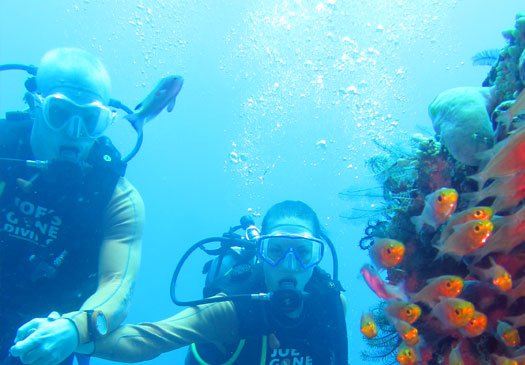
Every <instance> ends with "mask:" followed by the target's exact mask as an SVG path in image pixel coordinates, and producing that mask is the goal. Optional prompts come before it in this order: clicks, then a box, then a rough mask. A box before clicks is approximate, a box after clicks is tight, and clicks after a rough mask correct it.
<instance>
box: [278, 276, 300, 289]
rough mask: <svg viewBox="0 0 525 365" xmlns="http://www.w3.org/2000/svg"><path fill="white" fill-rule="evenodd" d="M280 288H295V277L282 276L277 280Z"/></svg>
mask: <svg viewBox="0 0 525 365" xmlns="http://www.w3.org/2000/svg"><path fill="white" fill-rule="evenodd" d="M278 284H279V289H280V290H297V279H295V278H284V279H281V280H279V283H278Z"/></svg>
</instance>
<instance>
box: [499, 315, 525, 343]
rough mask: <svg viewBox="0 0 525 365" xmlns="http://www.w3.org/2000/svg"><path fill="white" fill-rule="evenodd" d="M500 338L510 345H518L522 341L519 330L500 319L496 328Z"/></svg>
mask: <svg viewBox="0 0 525 365" xmlns="http://www.w3.org/2000/svg"><path fill="white" fill-rule="evenodd" d="M496 332H497V333H498V336H499V338H500V339H501V340H502V341H503V343H504V344H505V345H507V346H508V347H516V346H519V345H520V343H521V339H520V334H519V333H518V330H517V329H516V328H514V327H512V326H511V325H510V324H508V323H507V322H503V321H498V327H497V329H496Z"/></svg>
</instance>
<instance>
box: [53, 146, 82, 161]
mask: <svg viewBox="0 0 525 365" xmlns="http://www.w3.org/2000/svg"><path fill="white" fill-rule="evenodd" d="M57 160H61V161H67V162H74V163H76V162H79V161H80V149H78V148H77V147H74V146H60V148H59V151H58V156H57Z"/></svg>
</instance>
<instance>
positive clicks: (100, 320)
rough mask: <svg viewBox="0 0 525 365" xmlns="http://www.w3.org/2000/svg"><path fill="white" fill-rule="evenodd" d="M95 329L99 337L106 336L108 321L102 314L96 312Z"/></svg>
mask: <svg viewBox="0 0 525 365" xmlns="http://www.w3.org/2000/svg"><path fill="white" fill-rule="evenodd" d="M95 328H96V330H97V332H98V335H99V336H105V335H107V334H108V330H109V328H108V321H107V319H106V316H105V315H104V313H102V312H96V316H95Z"/></svg>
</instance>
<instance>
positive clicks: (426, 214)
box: [410, 188, 458, 232]
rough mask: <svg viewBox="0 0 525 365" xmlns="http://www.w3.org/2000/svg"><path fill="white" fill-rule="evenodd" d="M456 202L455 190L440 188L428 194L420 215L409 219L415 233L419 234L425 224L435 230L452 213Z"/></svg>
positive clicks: (456, 193) (456, 194)
mask: <svg viewBox="0 0 525 365" xmlns="http://www.w3.org/2000/svg"><path fill="white" fill-rule="evenodd" d="M457 202H458V192H457V191H456V190H455V189H451V188H441V189H438V190H436V191H434V192H432V193H430V194H428V195H427V196H426V197H425V207H424V208H423V212H422V213H421V215H418V216H415V217H412V218H411V219H410V220H411V221H412V223H414V225H415V226H416V232H421V230H422V229H423V225H425V224H428V225H429V226H431V227H432V228H434V230H435V229H437V227H439V226H440V225H441V224H442V223H444V222H445V221H446V220H447V219H448V218H449V217H450V216H451V215H452V214H453V213H454V211H455V210H456V205H457Z"/></svg>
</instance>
